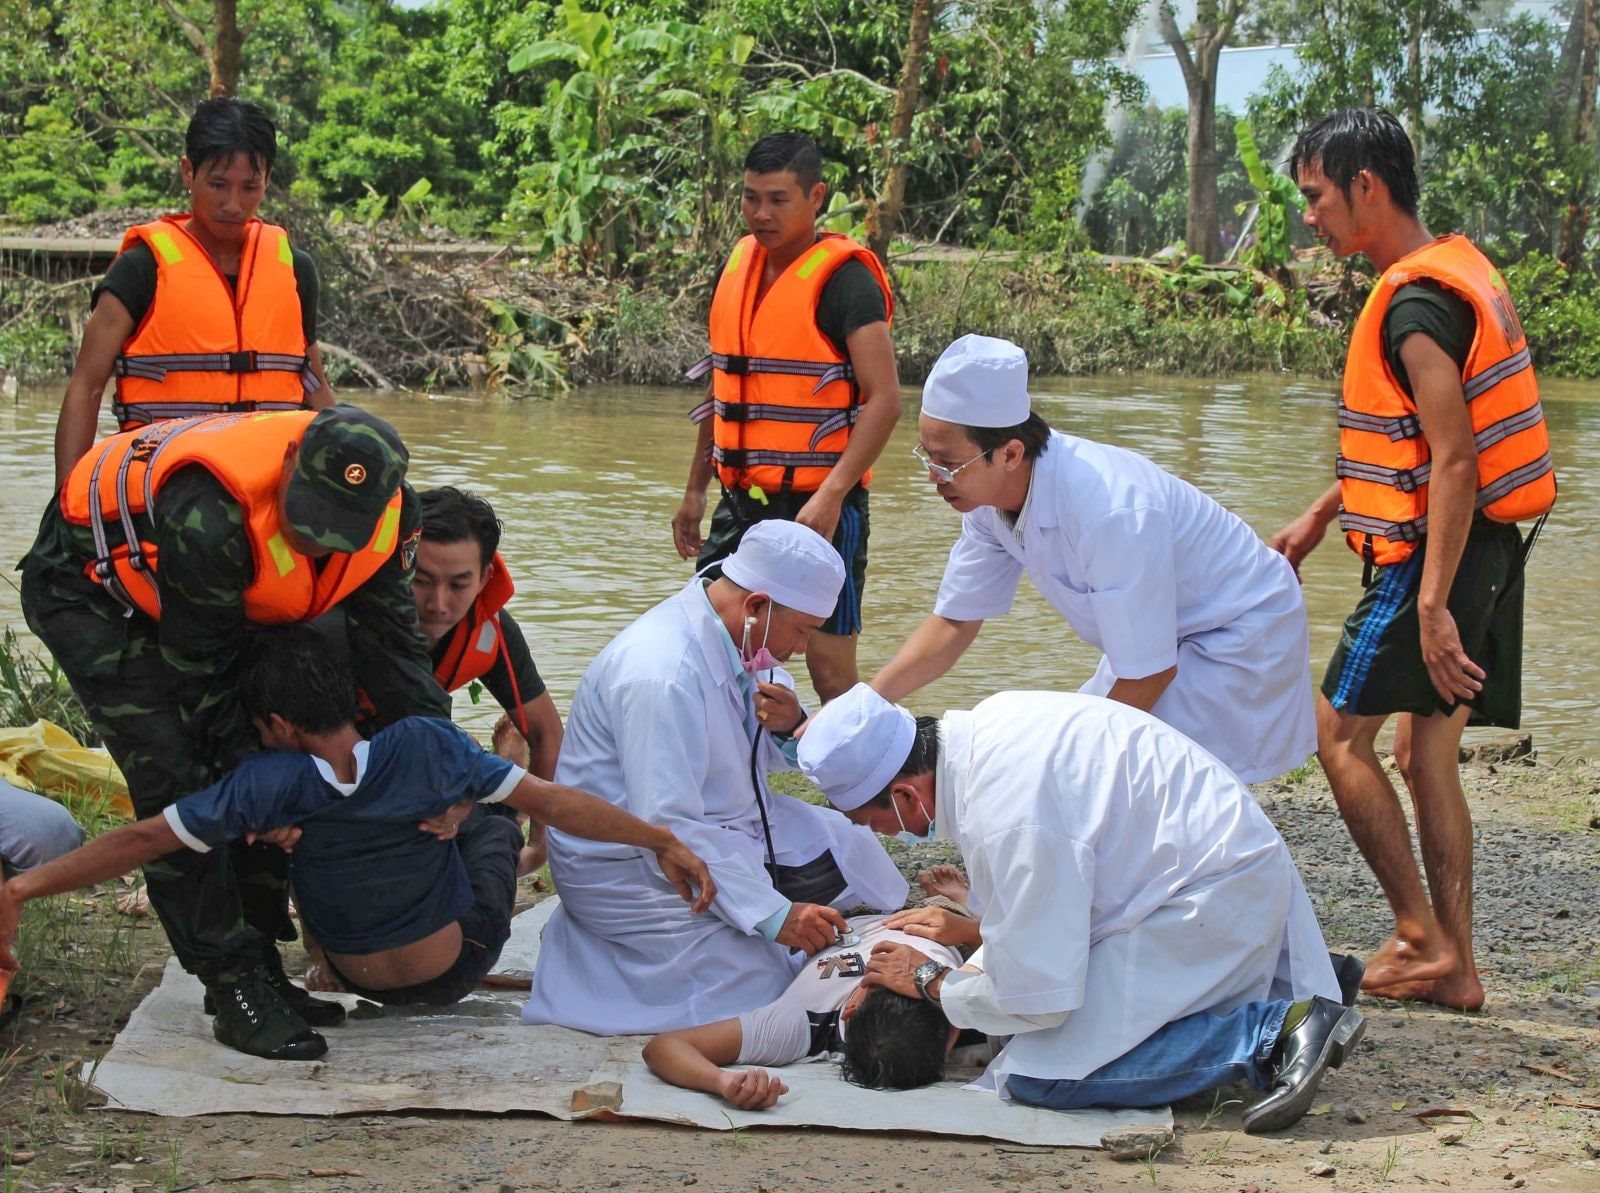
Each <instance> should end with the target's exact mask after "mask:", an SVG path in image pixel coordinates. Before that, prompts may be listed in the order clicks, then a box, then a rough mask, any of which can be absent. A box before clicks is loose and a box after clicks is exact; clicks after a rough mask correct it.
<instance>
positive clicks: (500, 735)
mask: <svg viewBox="0 0 1600 1193" xmlns="http://www.w3.org/2000/svg"><path fill="white" fill-rule="evenodd" d="M490 740H491V741H492V742H493V744H494V752H495V754H496V755H498V756H499V757H501V758H504V759H506V760H507V761H508V762H515V763H516V764H517V765H518V766H520V767H522V769H523V770H527V769H528V767H529V766H531V765H532V762H531V760H530V757H529V751H528V739H527V738H525V737H523V736H522V732H521V731H520V730H519V729H518V728H517V727H516V725H514V724H513V723H512V721H511V718H510V717H509V716H507V715H506V714H504V713H502V714H501V715H500V719H499V720H498V721H496V722H495V723H494V733H493V735H492V737H491V739H490Z"/></svg>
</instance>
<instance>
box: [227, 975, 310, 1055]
mask: <svg viewBox="0 0 1600 1193" xmlns="http://www.w3.org/2000/svg"><path fill="white" fill-rule="evenodd" d="M207 993H208V994H209V995H210V998H209V1000H208V1001H209V1002H210V1004H211V1006H213V1007H215V1008H216V1009H215V1010H214V1011H213V1012H212V1013H213V1014H215V1015H216V1018H215V1019H214V1020H212V1023H211V1034H212V1035H214V1036H216V1038H217V1040H218V1041H219V1042H220V1043H223V1044H226V1045H227V1046H228V1047H229V1048H235V1049H237V1050H238V1051H240V1052H245V1053H249V1054H250V1055H251V1056H259V1057H263V1058H265V1059H267V1060H316V1059H317V1058H318V1057H320V1056H322V1055H323V1054H324V1053H326V1052H327V1051H328V1042H327V1041H326V1040H324V1039H323V1038H322V1037H321V1036H319V1035H318V1034H317V1033H316V1032H314V1031H312V1030H311V1028H310V1027H309V1026H308V1025H307V1024H306V1021H305V1020H304V1019H302V1018H301V1017H300V1016H299V1015H298V1014H296V1013H295V1011H294V1010H293V1009H292V1008H291V1007H290V1006H289V1004H288V1003H286V1002H284V1000H283V997H282V995H280V994H279V993H278V991H277V989H276V988H275V987H274V986H273V984H272V980H271V978H270V977H269V976H268V974H267V971H266V969H265V968H264V967H257V968H255V969H250V970H246V971H245V972H243V973H240V974H237V975H234V974H225V975H222V976H220V977H219V978H218V979H217V980H216V981H214V982H212V983H211V984H210V986H209V987H208V988H207Z"/></svg>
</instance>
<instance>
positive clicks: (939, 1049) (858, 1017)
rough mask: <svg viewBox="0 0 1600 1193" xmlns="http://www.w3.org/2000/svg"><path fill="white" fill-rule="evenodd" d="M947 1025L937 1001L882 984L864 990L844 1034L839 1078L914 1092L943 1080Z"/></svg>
mask: <svg viewBox="0 0 1600 1193" xmlns="http://www.w3.org/2000/svg"><path fill="white" fill-rule="evenodd" d="M949 1038H950V1023H949V1021H948V1020H946V1019H945V1017H944V1012H943V1011H942V1010H940V1009H939V1005H938V1004H937V1003H933V1002H929V1001H927V1000H926V999H921V998H911V997H909V996H907V995H904V994H897V993H895V992H894V991H893V990H887V989H885V988H883V987H882V986H877V987H874V988H873V989H872V990H871V991H869V992H868V994H867V996H866V998H864V999H862V1000H861V1005H860V1006H859V1007H857V1008H856V1013H855V1014H854V1015H852V1016H851V1017H850V1022H849V1024H848V1025H847V1026H846V1028H845V1033H844V1059H843V1060H841V1061H840V1062H839V1075H840V1076H841V1077H843V1078H844V1079H845V1080H846V1081H848V1082H850V1084H851V1085H860V1086H865V1087H866V1088H867V1089H919V1088H921V1087H922V1086H924V1085H932V1084H933V1083H934V1082H935V1081H940V1080H942V1079H943V1078H944V1055H945V1042H946V1041H947V1040H948V1039H949Z"/></svg>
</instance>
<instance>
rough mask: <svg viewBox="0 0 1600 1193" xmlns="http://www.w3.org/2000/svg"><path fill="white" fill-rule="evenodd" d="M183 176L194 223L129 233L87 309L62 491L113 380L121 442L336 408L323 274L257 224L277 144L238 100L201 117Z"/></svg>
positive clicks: (61, 423)
mask: <svg viewBox="0 0 1600 1193" xmlns="http://www.w3.org/2000/svg"><path fill="white" fill-rule="evenodd" d="M184 150H185V152H184V157H183V160H182V161H181V162H180V163H179V170H180V171H181V173H182V175H183V185H184V188H185V189H186V190H187V191H188V192H189V210H188V212H187V213H185V214H182V215H171V216H163V217H162V218H161V219H159V220H156V221H154V222H152V223H149V224H143V225H140V226H139V227H135V228H130V229H128V231H127V233H126V234H125V235H124V236H123V238H122V248H121V249H120V250H119V252H118V254H117V259H116V260H115V261H113V262H112V263H111V268H110V269H109V270H107V271H106V276H105V277H104V278H102V279H101V280H100V283H99V284H98V285H97V286H95V288H94V293H93V295H91V296H90V300H89V301H90V305H91V307H92V308H93V314H91V315H90V316H89V323H88V326H87V327H85V328H84V332H83V344H82V346H81V347H80V348H79V349H78V359H77V361H76V363H75V364H74V365H73V368H72V377H71V379H70V380H69V381H68V382H67V393H66V396H65V398H63V399H62V403H61V416H60V418H59V420H58V421H57V423H56V485H57V487H58V488H59V487H60V486H61V485H62V484H64V483H65V482H66V479H67V473H68V472H69V471H71V469H72V466H73V464H75V463H76V462H77V460H78V458H79V457H80V456H82V455H83V453H84V452H86V451H88V450H89V445H90V444H91V443H93V442H94V440H95V428H96V424H97V423H98V421H99V417H100V399H101V394H102V393H103V391H104V390H105V387H106V382H107V381H109V380H110V379H111V377H112V374H113V373H115V375H116V397H115V400H114V403H113V409H114V411H115V413H116V417H117V422H118V423H119V424H120V426H121V428H122V430H124V431H126V430H128V429H129V428H131V427H135V426H142V425H143V424H145V423H149V422H153V421H155V420H157V419H161V418H174V417H186V416H189V415H195V414H208V413H216V414H222V413H227V412H229V411H240V410H286V409H299V408H302V407H310V408H312V409H317V410H320V409H322V408H324V407H326V406H330V405H332V404H333V398H332V395H331V394H330V393H329V392H328V387H327V378H326V377H325V376H324V375H323V372H322V356H321V354H320V352H319V351H318V348H317V289H318V282H317V269H316V265H315V264H314V263H313V262H312V260H311V258H310V257H309V256H308V255H307V254H305V253H303V252H301V251H300V250H299V249H297V248H293V247H291V246H290V244H289V237H288V233H286V232H285V231H284V230H283V229H282V228H280V227H277V226H276V225H273V224H266V223H263V222H262V221H261V220H259V219H257V218H256V209H257V208H259V207H260V206H261V200H262V197H263V196H264V195H265V194H266V189H267V183H268V182H269V181H270V179H271V176H272V163H273V160H274V159H275V158H276V157H277V152H278V142H277V132H276V130H275V129H274V127H273V124H272V121H271V120H269V119H268V118H267V114H266V113H265V112H263V111H262V110H261V109H260V108H258V107H257V106H256V105H255V104H252V103H246V102H244V101H243V100H238V99H233V98H231V97H225V98H219V99H208V100H206V101H204V102H203V103H201V104H200V106H199V107H198V108H196V109H195V113H194V116H193V117H192V118H191V119H190V121H189V129H188V133H187V135H186V136H185V138H184Z"/></svg>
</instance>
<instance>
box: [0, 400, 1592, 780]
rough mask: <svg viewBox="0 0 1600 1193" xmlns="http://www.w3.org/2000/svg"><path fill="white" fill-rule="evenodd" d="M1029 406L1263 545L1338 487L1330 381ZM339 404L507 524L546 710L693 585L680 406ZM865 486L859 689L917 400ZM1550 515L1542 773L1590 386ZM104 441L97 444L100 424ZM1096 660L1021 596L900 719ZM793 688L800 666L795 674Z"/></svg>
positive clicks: (1350, 571)
mask: <svg viewBox="0 0 1600 1193" xmlns="http://www.w3.org/2000/svg"><path fill="white" fill-rule="evenodd" d="M1033 389H1034V400H1035V409H1037V410H1039V412H1040V413H1042V414H1043V415H1044V416H1045V417H1046V418H1047V419H1048V420H1049V421H1050V422H1051V423H1052V424H1053V425H1055V426H1056V427H1058V428H1060V429H1062V430H1064V431H1068V432H1071V433H1074V434H1080V435H1084V436H1086V437H1089V438H1094V439H1101V440H1105V441H1107V442H1111V443H1116V444H1119V445H1122V446H1124V447H1129V448H1132V449H1134V450H1136V451H1140V452H1143V453H1144V454H1146V455H1148V456H1150V457H1151V458H1152V459H1153V460H1155V461H1156V462H1157V463H1158V464H1160V465H1162V466H1163V467H1165V468H1167V469H1168V470H1170V471H1172V472H1175V473H1177V474H1178V475H1179V476H1182V477H1184V478H1185V479H1187V480H1189V481H1191V482H1192V483H1194V484H1196V485H1198V486H1199V487H1200V488H1201V489H1203V490H1205V491H1206V492H1208V493H1210V494H1211V495H1212V496H1213V497H1215V498H1217V499H1218V500H1219V501H1221V502H1222V503H1223V504H1224V505H1225V506H1227V507H1228V508H1230V509H1232V510H1233V511H1234V512H1235V513H1237V514H1239V515H1240V516H1241V517H1243V518H1244V519H1245V520H1246V521H1247V522H1249V523H1250V524H1251V525H1252V526H1254V527H1255V528H1256V530H1257V531H1258V532H1260V533H1261V534H1262V535H1264V536H1270V535H1271V534H1272V533H1273V532H1274V531H1276V530H1277V529H1278V528H1279V527H1281V526H1282V525H1283V524H1284V523H1285V522H1286V521H1288V519H1290V518H1291V517H1293V516H1294V515H1296V514H1298V513H1299V512H1300V511H1301V510H1302V509H1304V508H1305V506H1306V504H1307V503H1308V502H1309V501H1310V500H1311V498H1312V497H1313V496H1314V495H1315V494H1316V493H1318V492H1319V491H1320V490H1321V489H1322V488H1323V487H1324V486H1325V485H1326V484H1328V483H1329V480H1330V478H1331V475H1332V467H1333V453H1334V447H1335V438H1336V431H1335V427H1334V407H1335V405H1336V403H1337V396H1336V391H1335V389H1334V387H1333V386H1332V385H1328V384H1320V383H1312V382H1307V381H1304V380H1282V379H1278V378H1272V377H1252V378H1244V379H1232V380H1226V381H1195V380H1189V379H1177V378H1165V377H1150V376H1142V377H1132V378H1088V379H1084V378H1067V379H1050V378H1046V379H1042V380H1039V381H1036V383H1035V385H1034V387H1033ZM346 396H347V397H348V398H349V399H350V400H352V401H356V402H358V403H359V404H361V405H363V406H365V407H367V408H368V409H371V410H372V411H374V412H375V413H378V414H380V415H382V416H383V417H385V418H387V419H389V420H390V421H391V422H393V423H394V425H395V426H396V427H397V428H398V429H399V431H400V433H401V434H402V435H403V436H404V438H405V440H406V443H407V444H408V446H409V447H410V449H411V479H412V480H413V482H414V483H415V484H416V485H417V486H418V487H425V486H430V485H436V484H456V485H461V486H464V487H470V488H472V489H474V490H476V491H478V492H479V493H481V494H482V495H484V496H485V497H487V498H488V499H489V500H490V501H491V502H493V503H494V506H495V508H496V510H497V512H498V513H499V514H500V516H501V517H502V518H503V519H504V520H505V523H506V534H505V540H504V542H503V544H502V547H501V550H502V552H503V553H504V555H505V557H506V559H507V560H508V562H509V563H510V565H511V568H512V570H513V572H514V575H515V578H516V583H517V589H518V591H517V595H516V597H515V598H514V599H513V604H512V610H513V611H514V613H515V614H516V616H517V618H518V620H519V621H520V622H521V623H522V625H523V626H524V627H525V629H526V631H527V634H528V638H529V641H530V644H531V645H532V648H533V651H534V657H535V658H536V660H537V661H538V665H539V669H540V671H541V673H542V674H543V675H544V677H545V679H546V682H547V683H548V684H549V686H550V690H551V692H552V694H553V695H554V697H555V700H556V703H557V705H558V706H559V707H560V708H561V709H562V710H563V712H564V711H565V709H566V707H567V705H568V703H569V702H570V699H571V696H572V691H573V688H574V687H575V686H576V684H577V682H578V679H579V677H580V676H581V675H582V673H583V669H584V667H585V666H586V665H587V664H588V662H589V660H590V659H591V658H593V657H594V655H595V653H596V652H597V651H599V650H600V648H601V647H602V646H603V645H604V644H605V643H606V642H607V640H609V639H610V638H611V637H612V636H613V635H614V634H616V632H617V631H618V630H620V629H621V628H622V627H623V626H625V625H627V624H628V622H630V621H631V620H632V619H633V618H634V617H635V616H637V615H638V614H639V613H640V612H642V611H643V610H644V609H646V608H648V607H649V606H650V605H651V604H653V603H654V602H655V601H657V600H659V599H661V598H662V597H664V596H666V595H667V594H669V593H671V592H672V591H673V590H674V589H675V588H677V587H678V586H679V585H681V584H682V583H683V582H684V581H685V580H686V579H687V577H688V574H689V567H688V565H686V564H685V563H683V562H682V561H681V560H679V559H678V557H677V555H676V553H675V552H674V551H673V548H672V536H671V531H670V528H669V525H668V521H669V519H670V517H671V515H672V513H673V511H674V510H675V509H676V507H677V503H678V500H679V498H680V496H681V494H682V491H683V480H684V475H685V471H686V468H687V464H688V456H689V450H690V445H691V443H692V441H693V431H692V428H691V426H690V424H689V423H688V422H687V421H686V420H685V418H684V412H685V411H686V410H687V409H688V408H689V406H690V405H692V404H693V396H694V395H693V393H692V392H691V391H690V390H688V389H646V388H624V387H606V386H602V387H593V388H588V389H584V390H580V391H577V392H574V393H572V394H568V395H564V396H561V397H558V398H555V399H551V400H537V399H534V400H526V401H510V400H507V399H503V398H497V397H484V396H480V395H423V394H390V395H382V394H370V393H364V392H354V391H352V392H350V393H348V394H347V395H346ZM906 397H907V416H906V417H905V418H903V419H902V420H901V423H900V426H899V427H898V428H897V430H896V432H895V435H894V439H893V441H892V442H891V444H890V446H889V448H888V449H887V451H886V452H885V453H884V457H883V459H882V460H881V461H880V463H879V466H878V468H877V471H876V475H875V480H874V483H873V486H872V507H871V517H872V538H871V563H870V566H869V569H868V581H867V588H866V599H865V623H866V629H865V631H864V633H863V636H862V640H861V647H860V654H861V660H862V665H863V673H864V674H866V675H870V674H871V673H872V672H873V671H874V670H876V668H877V667H878V666H879V665H880V664H882V663H883V662H884V661H885V660H887V659H888V657H889V656H890V655H891V654H892V653H893V652H894V650H895V648H896V647H898V646H899V644H900V643H901V641H902V640H903V639H904V638H905V636H906V634H907V633H909V632H910V630H911V629H912V628H913V627H914V626H915V625H916V624H917V622H918V621H919V620H920V619H921V618H922V617H923V616H924V615H925V614H926V613H927V612H928V611H929V610H930V608H931V607H932V602H933V597H934V593H935V591H936V589H937V587H938V583H939V577H940V574H941V572H942V570H943V566H944V558H945V554H946V552H947V551H948V549H949V546H950V544H951V543H952V542H953V541H954V540H955V537H956V534H957V530H958V526H959V519H958V517H957V515H956V514H954V513H953V512H951V511H950V510H949V509H948V508H947V507H946V506H945V504H944V502H943V501H941V500H940V499H939V497H938V496H937V494H936V493H935V492H934V489H933V486H932V485H931V484H929V483H928V480H927V477H926V474H925V473H923V472H921V471H920V470H919V469H918V468H917V466H916V462H915V460H914V459H913V458H912V455H911V446H912V444H913V443H914V442H915V437H916V418H915V410H916V402H917V391H916V390H915V389H914V388H908V390H907V394H906ZM59 398H60V390H59V388H50V389H24V390H23V391H22V393H21V395H20V396H19V397H18V398H17V399H16V400H15V401H14V402H11V401H7V402H5V403H4V404H3V405H0V475H3V477H4V480H3V482H0V560H3V561H4V563H5V571H6V573H7V574H6V576H5V582H4V583H0V623H4V624H7V625H11V626H14V627H15V628H16V629H17V630H18V631H19V632H20V633H22V634H23V635H24V636H26V635H27V631H26V627H24V626H23V624H22V618H21V614H20V610H19V600H18V594H17V589H16V584H15V577H14V575H12V574H10V571H9V569H10V566H11V564H12V563H14V562H15V561H16V560H17V559H18V558H19V557H20V556H21V555H22V554H23V552H24V551H25V550H26V549H27V547H28V545H29V543H30V542H31V541H32V538H33V534H34V531H35V528H36V526H37V522H38V515H39V511H40V510H41V509H42V508H43V506H44V503H45V501H46V500H47V499H48V497H49V494H50V486H51V477H52V471H53V469H52V462H51V439H52V435H53V430H54V425H55V415H56V409H57V403H58V401H59ZM1544 402H1545V409H1546V412H1547V415H1548V418H1549V422H1550V427H1551V434H1552V440H1553V447H1552V451H1553V454H1554V455H1555V459H1556V468H1557V472H1558V474H1559V476H1560V480H1561V499H1560V504H1559V505H1558V507H1557V509H1556V512H1555V514H1554V516H1553V517H1552V518H1551V520H1550V522H1549V524H1548V525H1547V526H1546V527H1545V530H1544V533H1543V535H1542V537H1541V538H1540V541H1539V545H1538V548H1537V549H1536V550H1535V551H1534V553H1533V557H1532V560H1531V562H1530V565H1529V581H1530V583H1529V595H1528V606H1527V618H1528V624H1527V634H1526V638H1527V645H1526V654H1525V659H1524V681H1523V691H1524V699H1525V705H1524V711H1523V725H1524V727H1525V728H1527V729H1530V730H1532V732H1533V734H1534V738H1535V744H1536V745H1537V746H1538V747H1539V748H1540V749H1541V751H1542V752H1543V753H1544V754H1545V756H1546V757H1547V758H1550V757H1554V756H1558V755H1561V754H1573V753H1583V754H1591V755H1592V753H1593V752H1594V749H1595V746H1596V742H1597V734H1596V732H1595V730H1594V728H1593V726H1592V721H1591V709H1592V707H1593V704H1594V700H1593V693H1594V691H1595V688H1596V683H1597V680H1600V621H1597V618H1596V612H1597V610H1600V601H1597V598H1596V593H1597V590H1600V527H1597V523H1600V471H1597V469H1596V467H1595V465H1596V464H1597V463H1600V385H1595V384H1579V383H1565V382H1551V383H1547V384H1546V385H1545V386H1544ZM106 429H110V426H109V422H107V424H106ZM1301 570H1302V573H1303V578H1304V583H1305V594H1306V601H1307V605H1308V608H1309V610H1310V616H1311V651H1312V670H1313V674H1314V675H1315V676H1317V677H1318V678H1319V679H1320V676H1321V669H1322V667H1323V665H1324V664H1325V663H1326V661H1327V658H1328V654H1329V652H1330V651H1331V649H1332V647H1333V645H1334V642H1335V641H1336V640H1337V637H1338V632H1339V626H1340V624H1341V622H1342V621H1343V619H1344V616H1345V615H1346V613H1347V612H1348V611H1349V609H1350V608H1351V607H1352V606H1353V604H1354V603H1355V601H1356V599H1357V596H1358V594H1359V591H1360V579H1361V567H1360V563H1359V561H1358V560H1357V559H1356V557H1355V556H1354V555H1353V554H1351V553H1350V552H1349V551H1348V550H1347V549H1346V548H1345V547H1344V545H1343V543H1342V541H1340V540H1338V539H1337V538H1336V537H1334V536H1330V538H1329V539H1328V540H1327V541H1326V542H1325V543H1324V544H1323V546H1322V548H1321V549H1320V550H1318V551H1317V552H1316V553H1315V554H1313V555H1312V556H1311V558H1310V559H1309V560H1308V561H1307V562H1306V564H1305V565H1304V566H1303V568H1302V569H1301ZM1095 658H1096V655H1095V652H1094V651H1092V650H1091V649H1090V648H1088V647H1086V646H1085V645H1084V644H1082V643H1081V642H1078V641H1077V640H1076V639H1075V638H1074V637H1073V636H1072V634H1071V632H1070V630H1068V629H1067V627H1066V624H1065V623H1064V622H1063V621H1062V620H1061V619H1060V617H1059V616H1058V615H1056V614H1055V612H1054V611H1053V610H1051V609H1050V608H1049V607H1048V606H1046V605H1045V604H1044V603H1043V602H1042V601H1041V600H1040V599H1039V598H1038V596H1037V595H1036V594H1035V593H1034V592H1033V590H1032V589H1031V588H1030V587H1029V586H1028V585H1027V584H1026V583H1024V585H1023V590H1022V593H1021V594H1020V596H1019V599H1018V601H1017V606H1016V608H1015V609H1014V610H1013V612H1012V613H1011V615H1010V616H1009V617H1006V618H1003V619H1000V620H996V621H992V622H990V623H989V624H988V625H986V626H985V628H984V630H983V633H982V634H981V635H980V637H979V639H978V641H977V643H976V644H975V645H974V647H973V648H972V649H971V650H970V651H969V652H968V653H967V655H966V656H965V657H964V658H963V659H962V661H961V662H960V663H959V664H958V665H957V667H956V669H955V670H954V671H953V672H952V673H951V674H950V675H948V676H946V677H945V678H944V679H943V680H941V681H939V682H938V683H936V684H933V685H931V686H930V687H928V688H926V689H924V690H923V691H922V692H920V693H918V694H917V695H916V696H914V697H913V698H912V700H911V701H910V703H911V704H912V706H913V707H914V708H915V709H916V710H917V711H919V712H929V713H938V712H941V711H943V710H944V709H946V708H965V707H969V706H970V705H971V704H973V703H975V702H976V701H978V700H980V699H982V698H983V697H984V696H985V695H987V694H989V693H990V692H993V691H996V690H999V689H1002V688H1055V689H1064V690H1070V689H1073V688H1075V687H1077V685H1078V684H1079V683H1081V682H1082V681H1083V680H1085V679H1086V678H1087V677H1088V676H1089V674H1090V673H1091V672H1092V671H1093V669H1094V664H1095ZM797 671H798V672H799V673H800V675H801V678H802V687H804V686H805V685H804V667H803V666H800V667H797ZM458 714H459V716H460V719H461V720H462V721H463V722H464V723H466V724H468V725H469V726H470V727H473V728H475V729H480V730H486V729H487V727H488V725H489V723H490V722H491V721H492V716H491V714H490V711H489V705H488V703H487V701H486V703H485V704H483V705H479V706H478V707H476V708H474V707H472V706H471V705H470V704H469V703H467V700H466V697H465V695H464V694H458Z"/></svg>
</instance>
